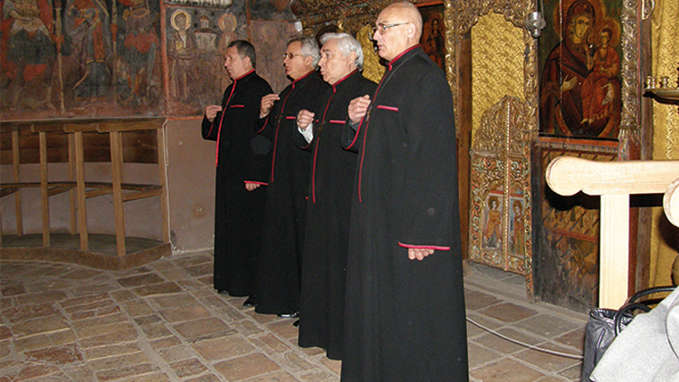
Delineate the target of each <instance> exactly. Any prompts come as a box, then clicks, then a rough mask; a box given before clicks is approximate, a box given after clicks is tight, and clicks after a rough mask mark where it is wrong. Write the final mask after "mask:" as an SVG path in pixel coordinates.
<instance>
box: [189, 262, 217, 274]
mask: <svg viewBox="0 0 679 382" xmlns="http://www.w3.org/2000/svg"><path fill="white" fill-rule="evenodd" d="M185 269H186V272H187V273H188V274H190V275H191V276H193V277H200V276H205V275H208V274H211V273H212V264H209V263H204V264H200V265H194V266H192V267H187V268H185Z"/></svg>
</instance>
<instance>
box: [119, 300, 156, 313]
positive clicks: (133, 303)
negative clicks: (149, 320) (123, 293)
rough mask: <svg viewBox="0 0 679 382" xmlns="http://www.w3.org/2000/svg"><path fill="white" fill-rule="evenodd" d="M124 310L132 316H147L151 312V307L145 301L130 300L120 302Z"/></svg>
mask: <svg viewBox="0 0 679 382" xmlns="http://www.w3.org/2000/svg"><path fill="white" fill-rule="evenodd" d="M120 305H121V306H122V308H123V310H124V311H126V312H127V314H129V315H130V316H132V317H138V316H147V315H149V314H151V313H153V309H151V307H150V306H149V304H147V303H146V302H145V301H140V300H130V301H125V302H123V303H121V304H120Z"/></svg>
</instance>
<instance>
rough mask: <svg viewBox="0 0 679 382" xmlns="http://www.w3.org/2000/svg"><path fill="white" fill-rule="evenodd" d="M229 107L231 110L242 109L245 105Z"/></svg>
mask: <svg viewBox="0 0 679 382" xmlns="http://www.w3.org/2000/svg"><path fill="white" fill-rule="evenodd" d="M229 107H230V108H232V109H236V108H243V107H245V105H231V106H229Z"/></svg>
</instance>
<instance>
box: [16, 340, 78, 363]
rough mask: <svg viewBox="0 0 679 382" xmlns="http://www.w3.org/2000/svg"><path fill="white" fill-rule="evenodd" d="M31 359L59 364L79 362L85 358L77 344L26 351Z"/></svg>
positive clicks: (27, 356)
mask: <svg viewBox="0 0 679 382" xmlns="http://www.w3.org/2000/svg"><path fill="white" fill-rule="evenodd" d="M24 354H25V355H26V359H27V360H29V361H37V362H49V363H54V364H58V365H64V364H69V363H73V362H79V361H82V360H83V355H82V353H80V350H78V347H77V346H76V345H75V344H71V345H67V346H57V347H51V348H45V349H40V350H33V351H29V352H25V353H24Z"/></svg>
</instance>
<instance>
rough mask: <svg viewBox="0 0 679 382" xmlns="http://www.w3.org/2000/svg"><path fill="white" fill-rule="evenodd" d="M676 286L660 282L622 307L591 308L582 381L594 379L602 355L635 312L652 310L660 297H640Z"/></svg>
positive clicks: (671, 289) (665, 291) (640, 292)
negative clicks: (616, 308) (659, 285)
mask: <svg viewBox="0 0 679 382" xmlns="http://www.w3.org/2000/svg"><path fill="white" fill-rule="evenodd" d="M674 288H675V287H673V286H661V287H655V288H649V289H644V290H642V291H639V292H637V293H636V294H634V295H633V296H632V297H630V298H628V299H627V302H626V303H625V305H623V306H622V307H621V308H620V309H618V310H615V309H605V308H594V309H592V310H590V312H589V320H588V321H587V325H586V326H585V349H584V358H583V361H582V372H581V375H580V378H581V381H582V382H591V380H590V378H589V376H590V375H591V374H592V371H593V370H594V368H595V367H596V365H597V363H598V362H599V360H600V359H601V357H603V355H604V352H606V349H608V347H609V346H610V344H611V343H612V342H613V340H614V339H615V337H616V336H617V335H618V334H619V333H620V332H621V331H622V330H623V329H624V328H625V327H626V326H627V325H629V323H630V322H632V319H633V318H634V314H635V313H637V312H638V311H642V312H649V311H650V310H651V307H652V306H654V305H655V304H657V303H658V302H660V300H661V299H658V298H650V299H645V300H641V299H642V298H643V297H647V296H649V295H652V294H655V293H670V292H672V291H674Z"/></svg>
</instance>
